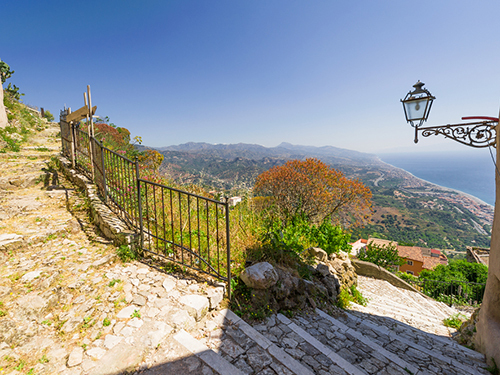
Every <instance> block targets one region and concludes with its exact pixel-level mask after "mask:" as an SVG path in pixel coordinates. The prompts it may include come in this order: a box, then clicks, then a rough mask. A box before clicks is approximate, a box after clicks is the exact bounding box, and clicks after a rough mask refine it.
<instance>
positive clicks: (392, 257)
mask: <svg viewBox="0 0 500 375" xmlns="http://www.w3.org/2000/svg"><path fill="white" fill-rule="evenodd" d="M358 259H359V260H363V261H365V262H370V263H374V264H376V265H377V266H380V267H383V268H385V269H387V270H389V271H394V270H396V269H397V267H398V266H401V265H403V264H404V260H403V258H401V257H400V256H399V254H398V249H397V248H396V246H395V245H382V246H380V245H376V244H374V243H373V242H370V243H369V244H368V245H367V246H366V248H365V249H364V250H362V251H360V252H359V254H358Z"/></svg>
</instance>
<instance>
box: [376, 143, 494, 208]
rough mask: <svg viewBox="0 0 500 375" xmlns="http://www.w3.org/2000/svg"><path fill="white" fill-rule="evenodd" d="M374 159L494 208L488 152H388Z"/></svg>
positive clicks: (492, 163) (492, 167)
mask: <svg viewBox="0 0 500 375" xmlns="http://www.w3.org/2000/svg"><path fill="white" fill-rule="evenodd" d="M493 153H495V150H494V149H493ZM377 156H378V157H379V158H380V159H381V160H382V161H384V162H386V163H388V164H391V165H393V166H395V167H398V168H401V169H404V170H405V171H407V172H410V173H411V174H412V175H414V176H415V177H418V178H421V179H422V180H426V181H428V182H431V183H433V184H435V185H439V186H444V187H447V188H451V189H454V190H459V191H461V192H464V193H467V194H470V195H472V196H474V197H476V198H479V199H480V200H482V201H483V202H485V203H488V204H490V205H492V206H493V205H495V164H494V162H493V160H492V157H491V154H490V152H489V150H488V149H473V150H467V152H456V151H454V152H426V153H391V154H378V155H377ZM499 174H500V172H499Z"/></svg>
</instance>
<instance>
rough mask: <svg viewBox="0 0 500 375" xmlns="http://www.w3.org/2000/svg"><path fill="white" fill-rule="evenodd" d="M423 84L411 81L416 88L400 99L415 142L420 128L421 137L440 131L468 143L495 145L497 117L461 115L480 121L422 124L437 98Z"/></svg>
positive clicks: (475, 145)
mask: <svg viewBox="0 0 500 375" xmlns="http://www.w3.org/2000/svg"><path fill="white" fill-rule="evenodd" d="M423 86H424V83H422V82H420V81H418V82H417V83H415V84H414V85H413V87H414V88H415V89H414V90H413V91H410V92H408V94H406V96H405V98H404V99H401V102H402V103H403V108H404V111H405V117H406V121H407V122H408V123H409V124H410V125H411V126H413V127H414V128H415V143H417V142H418V132H419V131H420V132H421V133H422V136H424V137H429V136H431V135H438V134H441V135H444V136H445V137H446V138H450V139H453V140H454V141H456V142H459V143H462V144H464V145H467V146H471V147H490V146H494V147H496V126H497V124H498V118H496V117H486V116H478V117H462V120H483V121H476V122H468V123H462V124H447V125H438V126H427V127H421V125H422V124H423V123H424V121H427V118H428V117H429V112H430V110H431V107H432V102H433V101H434V99H436V98H435V97H434V96H432V95H431V93H430V92H429V91H428V90H427V89H424V88H423Z"/></svg>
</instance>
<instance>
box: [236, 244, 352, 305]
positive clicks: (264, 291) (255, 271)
mask: <svg viewBox="0 0 500 375" xmlns="http://www.w3.org/2000/svg"><path fill="white" fill-rule="evenodd" d="M303 255H305V256H306V257H307V256H309V257H313V264H312V265H310V266H309V271H310V273H311V279H310V280H306V279H304V278H301V277H299V275H298V274H297V271H296V270H292V269H289V268H286V267H281V266H276V267H273V266H272V265H271V264H269V263H267V262H261V263H257V264H254V265H252V266H250V267H248V268H246V269H245V270H244V271H243V272H242V273H241V275H240V278H241V280H242V281H243V282H244V283H245V285H246V286H248V287H249V288H251V289H252V294H251V300H252V301H251V302H252V305H253V306H255V308H259V307H264V306H266V307H268V308H269V309H271V310H274V311H279V310H295V309H302V308H304V307H305V306H306V305H310V306H312V307H314V308H315V307H316V306H317V305H318V304H324V303H327V304H330V305H333V304H335V302H336V300H337V296H338V294H339V293H340V290H341V289H343V288H347V289H349V288H351V287H352V286H353V285H356V282H357V276H356V272H355V271H354V267H353V266H352V264H351V261H350V259H349V256H348V254H347V253H344V252H340V253H339V254H331V255H330V256H328V254H327V253H326V252H325V251H324V250H322V249H320V248H310V249H307V250H306V251H305V252H304V254H303Z"/></svg>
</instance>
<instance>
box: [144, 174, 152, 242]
mask: <svg viewBox="0 0 500 375" xmlns="http://www.w3.org/2000/svg"><path fill="white" fill-rule="evenodd" d="M148 185H149V184H148V183H147V182H144V187H145V196H144V198H145V200H144V201H145V202H146V222H147V233H148V249H149V251H151V228H150V223H149V222H150V220H149V203H148V202H149V199H148Z"/></svg>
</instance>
